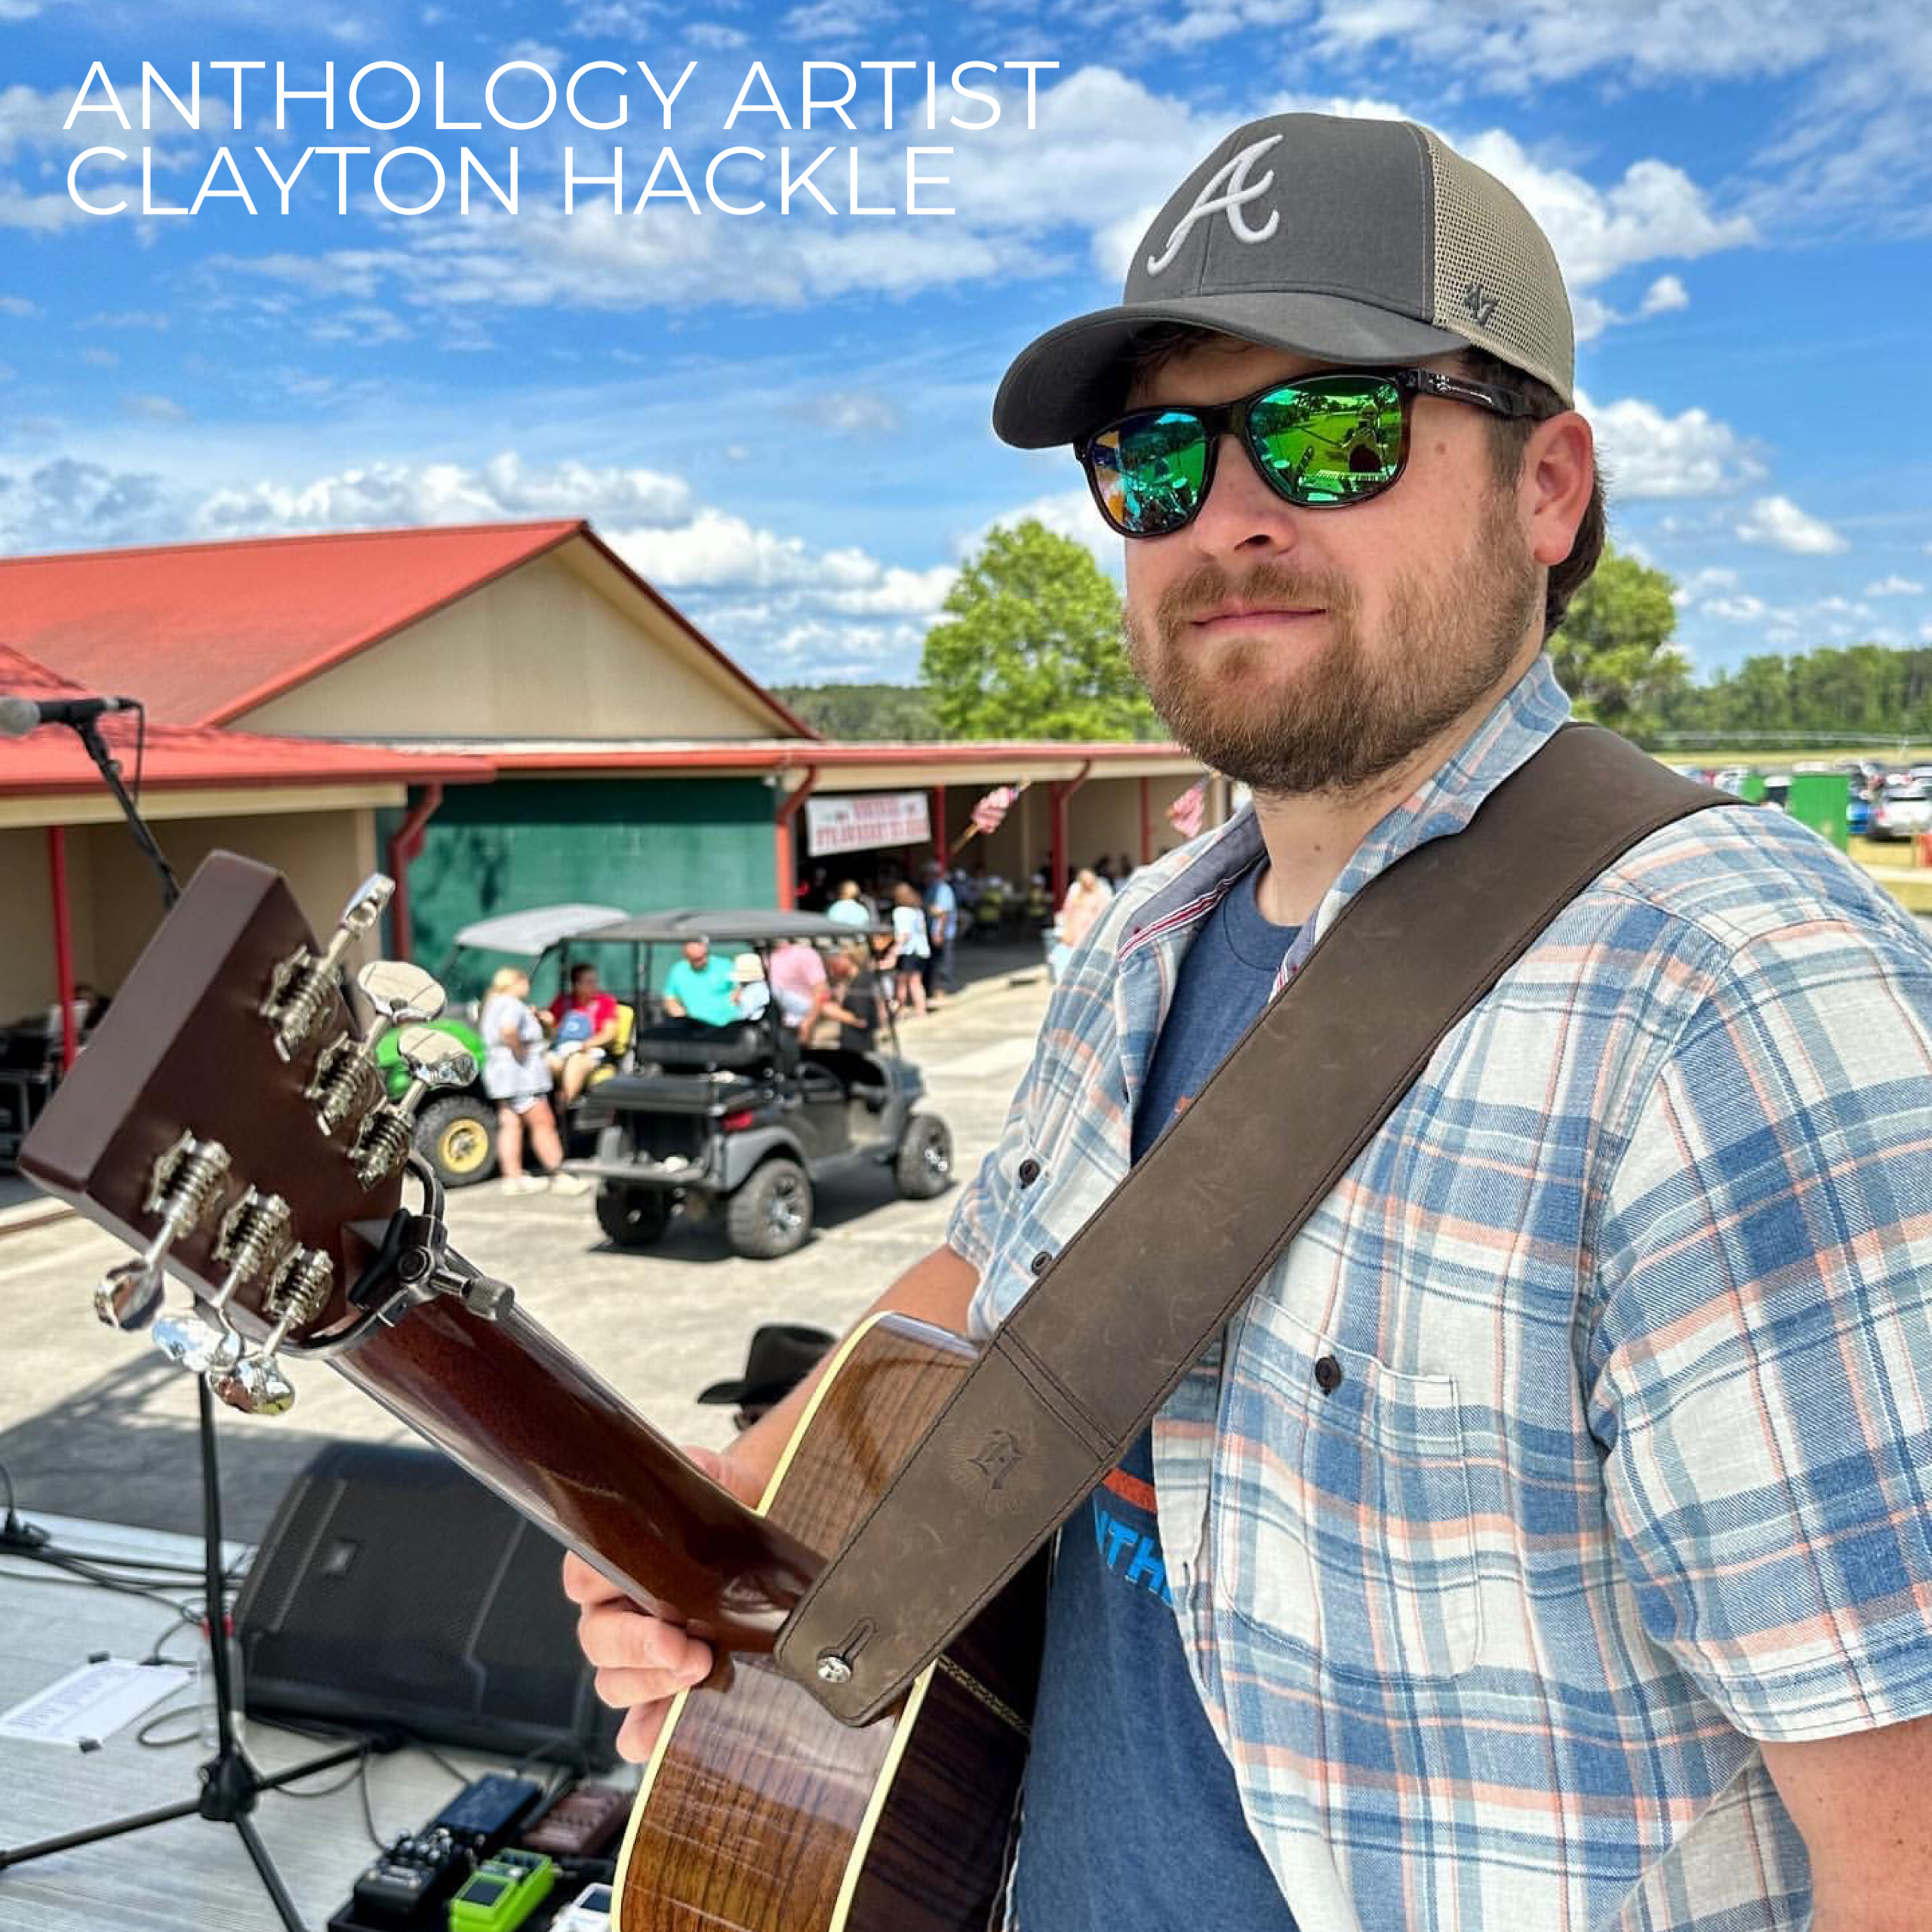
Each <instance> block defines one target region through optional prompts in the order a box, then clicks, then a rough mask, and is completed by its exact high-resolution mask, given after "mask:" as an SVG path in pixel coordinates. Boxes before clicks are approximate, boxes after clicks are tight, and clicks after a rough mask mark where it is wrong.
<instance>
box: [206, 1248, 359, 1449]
mask: <svg viewBox="0 0 1932 1932" xmlns="http://www.w3.org/2000/svg"><path fill="white" fill-rule="evenodd" d="M334 1288H335V1264H334V1263H333V1262H332V1261H331V1260H330V1259H329V1257H328V1256H327V1255H326V1254H323V1253H322V1252H321V1250H320V1249H318V1248H313V1247H298V1248H296V1249H294V1251H291V1253H289V1254H286V1255H285V1256H284V1257H283V1258H282V1261H281V1266H279V1267H278V1269H276V1270H275V1278H274V1279H273V1280H272V1281H270V1282H269V1285H268V1287H267V1289H266V1291H264V1293H263V1297H262V1306H263V1308H264V1309H266V1311H267V1312H268V1313H269V1314H270V1315H273V1316H274V1317H275V1327H274V1328H273V1329H272V1331H270V1333H269V1338H268V1340H266V1342H264V1343H263V1344H262V1346H261V1347H260V1349H258V1350H257V1351H256V1352H255V1353H254V1354H253V1355H242V1357H241V1358H240V1359H239V1360H238V1361H235V1363H234V1364H232V1366H231V1367H227V1368H225V1369H223V1370H221V1371H218V1372H216V1373H212V1374H211V1375H210V1377H209V1378H208V1386H209V1387H210V1388H211V1389H213V1390H214V1392H215V1393H216V1394H217V1395H219V1396H220V1398H221V1399H222V1400H223V1401H224V1402H226V1404H228V1406H229V1407H230V1408H231V1409H240V1410H241V1411H243V1412H244V1413H245V1414H248V1415H253V1416H278V1415H280V1414H282V1413H283V1412H284V1411H285V1410H287V1409H288V1408H290V1407H292V1406H293V1404H294V1401H295V1385H294V1383H292V1382H291V1381H290V1380H289V1379H288V1375H287V1374H286V1373H285V1371H284V1370H283V1368H282V1366H281V1364H280V1363H279V1362H278V1361H276V1360H275V1352H276V1351H277V1350H278V1349H279V1348H280V1347H281V1345H282V1343H284V1342H285V1341H286V1340H288V1331H289V1330H290V1329H291V1328H292V1327H294V1326H295V1325H296V1324H297V1323H298V1322H303V1321H313V1320H314V1319H315V1317H316V1316H317V1315H319V1314H321V1312H322V1310H323V1309H325V1308H326V1307H327V1306H328V1300H329V1297H330V1295H331V1294H332V1293H333V1292H334Z"/></svg>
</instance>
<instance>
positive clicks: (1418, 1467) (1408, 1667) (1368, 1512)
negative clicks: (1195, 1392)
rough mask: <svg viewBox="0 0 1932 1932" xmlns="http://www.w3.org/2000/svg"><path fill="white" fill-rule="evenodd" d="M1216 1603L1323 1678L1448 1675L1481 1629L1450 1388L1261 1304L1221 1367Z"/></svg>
mask: <svg viewBox="0 0 1932 1932" xmlns="http://www.w3.org/2000/svg"><path fill="white" fill-rule="evenodd" d="M1211 1512H1212V1517H1213V1534H1214V1577H1215V1583H1214V1589H1215V1595H1216V1597H1217V1601H1218V1602H1219V1604H1220V1607H1222V1608H1223V1610H1225V1611H1227V1612H1228V1613H1229V1614H1231V1615H1232V1617H1234V1618H1235V1619H1236V1620H1238V1622H1239V1623H1241V1624H1242V1625H1244V1626H1246V1627H1247V1629H1249V1630H1250V1631H1251V1632H1254V1634H1256V1635H1259V1636H1260V1637H1261V1638H1264V1639H1266V1640H1267V1641H1270V1642H1272V1643H1275V1644H1284V1645H1286V1646H1287V1647H1291V1648H1293V1649H1296V1650H1300V1651H1306V1652H1309V1653H1311V1654H1312V1655H1313V1657H1315V1660H1317V1662H1318V1663H1319V1665H1320V1666H1321V1667H1323V1668H1325V1669H1331V1670H1336V1671H1341V1672H1349V1673H1352V1674H1355V1675H1372V1676H1376V1677H1383V1678H1407V1679H1421V1678H1447V1677H1454V1676H1457V1675H1460V1673H1461V1672H1463V1671H1466V1670H1467V1669H1469V1668H1470V1666H1472V1664H1473V1663H1475V1659H1476V1652H1477V1650H1478V1644H1479V1641H1480V1638H1481V1607H1480V1603H1479V1601H1478V1590H1477V1578H1476V1563H1475V1525H1474V1523H1473V1521H1472V1517H1471V1513H1470V1508H1469V1476H1468V1472H1467V1469H1466V1464H1465V1462H1464V1459H1463V1434H1462V1428H1461V1424H1460V1419H1459V1417H1458V1414H1457V1401H1456V1385H1455V1383H1454V1380H1453V1379H1452V1378H1451V1377H1448V1376H1446V1375H1407V1374H1401V1373H1398V1371H1395V1370H1394V1369H1392V1368H1389V1367H1387V1366H1386V1365H1385V1364H1383V1363H1381V1362H1380V1361H1377V1360H1376V1359H1375V1358H1374V1356H1372V1355H1364V1354H1362V1353H1361V1352H1359V1351H1358V1350H1354V1349H1345V1348H1341V1347H1339V1346H1336V1345H1334V1344H1333V1343H1329V1342H1327V1341H1325V1340H1324V1339H1323V1338H1322V1337H1321V1336H1320V1335H1318V1334H1316V1333H1315V1331H1314V1330H1312V1329H1311V1328H1309V1327H1306V1325H1305V1324H1303V1323H1302V1322H1300V1321H1297V1319H1296V1318H1294V1316H1293V1315H1290V1314H1289V1313H1288V1312H1287V1311H1286V1310H1285V1309H1282V1308H1281V1307H1279V1306H1277V1305H1276V1304H1275V1303H1272V1302H1270V1301H1268V1300H1266V1299H1257V1300H1255V1301H1254V1302H1253V1303H1250V1304H1249V1306H1248V1309H1247V1312H1246V1318H1245V1319H1244V1322H1243V1324H1242V1325H1241V1334H1240V1337H1239V1340H1238V1345H1237V1346H1236V1347H1235V1349H1234V1351H1233V1354H1232V1358H1231V1360H1230V1361H1229V1366H1228V1370H1227V1373H1226V1380H1225V1384H1224V1389H1223V1413H1222V1434H1221V1447H1220V1451H1219V1454H1218V1457H1217V1465H1216V1469H1215V1477H1214V1495H1213V1499H1212V1502H1211Z"/></svg>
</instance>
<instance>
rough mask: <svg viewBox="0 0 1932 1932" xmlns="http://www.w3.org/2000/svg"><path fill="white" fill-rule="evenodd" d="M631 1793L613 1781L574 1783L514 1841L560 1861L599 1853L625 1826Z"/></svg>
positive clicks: (595, 1855)
mask: <svg viewBox="0 0 1932 1932" xmlns="http://www.w3.org/2000/svg"><path fill="white" fill-rule="evenodd" d="M634 1795H635V1794H634V1793H632V1792H628V1791H620V1789H618V1788H617V1786H615V1785H614V1784H589V1783H586V1784H576V1785H572V1786H571V1788H570V1789H569V1790H568V1791H567V1792H565V1793H564V1794H563V1795H562V1796H561V1797H560V1798H558V1799H557V1800H556V1801H555V1803H553V1804H552V1805H551V1806H550V1807H549V1809H548V1810H546V1811H544V1812H543V1814H541V1815H540V1817H538V1818H537V1820H536V1821H535V1822H534V1823H532V1824H529V1825H526V1826H525V1827H524V1829H523V1830H522V1832H521V1834H520V1835H518V1838H517V1843H518V1844H520V1845H521V1846H522V1847H523V1848H524V1849H525V1850H526V1851H543V1852H548V1853H549V1855H550V1856H551V1857H552V1858H554V1859H556V1860H558V1861H559V1862H560V1863H568V1861H569V1860H571V1859H576V1858H597V1857H601V1856H602V1855H603V1854H604V1851H605V1848H606V1847H608V1845H609V1844H611V1842H612V1841H613V1840H614V1839H615V1838H616V1837H617V1834H618V1833H619V1832H621V1831H622V1830H623V1828H624V1821H625V1820H626V1819H627V1818H628V1817H629V1816H630V1810H631V1802H632V1798H633V1796H634Z"/></svg>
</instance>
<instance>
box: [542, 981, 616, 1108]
mask: <svg viewBox="0 0 1932 1932" xmlns="http://www.w3.org/2000/svg"><path fill="white" fill-rule="evenodd" d="M550 1018H551V1020H552V1023H553V1024H554V1029H555V1030H554V1031H553V1032H552V1035H551V1042H552V1051H551V1054H550V1071H551V1072H552V1075H554V1076H555V1079H556V1082H557V1084H558V1088H559V1089H560V1090H561V1093H562V1094H563V1101H564V1105H565V1106H569V1105H570V1104H571V1102H572V1101H574V1100H575V1099H576V1098H577V1096H578V1095H579V1094H581V1093H582V1092H583V1084H584V1082H585V1081H586V1080H588V1079H589V1078H590V1076H591V1074H592V1072H593V1070H594V1069H595V1068H596V1067H597V1066H598V1065H599V1064H600V1063H601V1062H602V1060H603V1059H604V1057H605V1054H606V1053H608V1051H609V1049H610V1047H611V1043H612V1041H614V1040H615V1039H616V1038H617V995H615V994H614V993H607V992H605V991H604V990H603V989H602V988H601V987H600V986H598V983H597V968H595V966H593V965H592V964H590V963H589V961H587V960H583V959H580V960H579V961H577V964H575V965H574V966H573V967H571V971H570V989H569V991H568V992H561V993H559V994H558V995H557V997H556V998H555V999H553V1000H552V1001H551V1002H550Z"/></svg>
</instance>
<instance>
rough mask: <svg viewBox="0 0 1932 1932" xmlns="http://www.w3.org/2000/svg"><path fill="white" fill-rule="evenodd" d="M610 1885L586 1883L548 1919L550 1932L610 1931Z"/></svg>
mask: <svg viewBox="0 0 1932 1932" xmlns="http://www.w3.org/2000/svg"><path fill="white" fill-rule="evenodd" d="M611 1903H612V1899H611V1887H609V1886H608V1885H604V1884H597V1885H586V1886H585V1887H584V1888H583V1890H582V1891H580V1892H579V1893H578V1894H577V1897H575V1898H574V1899H572V1900H571V1902H570V1903H569V1904H568V1905H567V1906H565V1907H564V1909H562V1910H561V1912H558V1914H557V1915H556V1917H555V1918H553V1919H552V1920H551V1921H550V1932H611Z"/></svg>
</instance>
